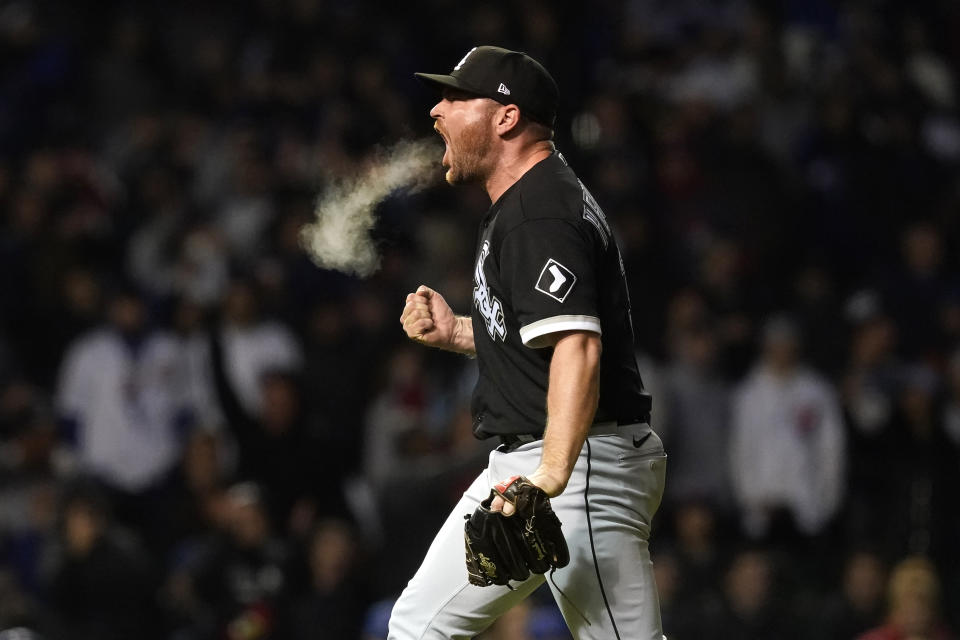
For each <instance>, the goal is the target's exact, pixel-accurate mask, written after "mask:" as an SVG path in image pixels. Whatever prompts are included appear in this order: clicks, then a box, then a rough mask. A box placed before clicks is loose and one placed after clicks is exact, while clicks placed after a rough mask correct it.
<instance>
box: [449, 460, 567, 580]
mask: <svg viewBox="0 0 960 640" xmlns="http://www.w3.org/2000/svg"><path fill="white" fill-rule="evenodd" d="M498 495H499V496H500V497H501V498H503V499H504V501H506V502H509V503H510V504H512V505H513V506H514V509H515V510H514V512H513V513H511V514H510V515H509V516H505V515H503V512H501V511H491V510H490V505H491V504H492V503H493V499H494V498H495V497H496V496H498ZM464 519H465V520H466V524H465V525H464V530H463V535H464V540H465V547H466V553H467V574H468V575H469V578H470V583H471V584H475V585H477V586H478V587H486V586H489V585H491V584H497V585H506V584H508V583H509V582H510V581H511V580H518V581H519V580H526V579H527V578H528V577H529V576H530V573H531V572H532V573H540V574H542V573H546V572H547V571H550V570H551V569H559V568H560V567H565V566H567V564H568V563H569V562H570V552H569V551H568V549H567V541H566V540H565V539H564V537H563V531H561V529H560V520H559V519H558V518H557V516H556V514H555V513H554V512H553V508H552V507H551V506H550V498H549V497H548V496H547V494H546V493H545V492H544V491H543V490H542V489H540V488H539V487H537V486H536V485H534V484H533V483H531V482H530V481H529V480H527V479H526V478H525V477H524V476H514V477H512V478H510V479H509V480H507V481H506V482H503V483H500V484H497V485H496V486H494V488H493V489H491V490H490V496H489V497H488V498H487V499H486V500H484V501H483V502H481V503H480V506H479V507H477V509H476V511H474V512H473V513H472V514H467V515H466V516H464Z"/></svg>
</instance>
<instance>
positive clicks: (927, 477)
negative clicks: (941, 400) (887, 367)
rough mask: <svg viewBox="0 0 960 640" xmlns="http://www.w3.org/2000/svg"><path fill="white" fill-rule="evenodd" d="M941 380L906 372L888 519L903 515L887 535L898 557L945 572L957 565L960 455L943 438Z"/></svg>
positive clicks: (887, 462)
mask: <svg viewBox="0 0 960 640" xmlns="http://www.w3.org/2000/svg"><path fill="white" fill-rule="evenodd" d="M939 383H940V381H939V379H938V377H937V374H936V372H935V371H933V370H932V369H930V368H929V367H926V366H924V365H919V364H915V365H912V366H909V367H906V369H905V373H904V376H903V381H902V385H901V388H900V392H899V394H898V397H897V401H898V402H897V404H898V418H899V420H898V421H897V423H896V424H895V426H894V430H893V437H894V443H893V445H892V446H891V447H890V448H889V449H888V450H887V451H886V457H885V459H884V460H883V462H882V464H883V467H884V468H888V469H889V468H896V469H897V477H896V478H895V479H892V478H888V479H887V483H886V487H884V486H883V485H881V487H882V488H884V490H883V493H884V494H885V495H886V504H885V506H884V509H885V511H886V512H887V513H890V512H891V510H892V512H893V513H899V514H901V516H900V517H899V518H897V519H896V521H895V522H888V523H887V527H886V529H885V531H886V533H887V536H888V537H887V540H886V543H887V545H888V548H889V550H890V552H891V554H893V555H894V556H902V555H905V554H921V555H928V556H930V557H932V558H934V559H935V560H936V561H937V562H938V563H943V566H952V565H953V563H954V562H955V558H957V557H958V556H957V555H956V553H957V550H956V544H954V541H955V540H956V539H957V536H958V535H960V528H958V525H960V515H958V514H960V496H958V494H957V492H956V491H955V490H954V489H953V488H954V487H957V486H960V464H958V458H960V454H958V451H957V449H956V448H954V447H953V445H952V443H951V442H950V440H949V439H948V438H947V437H946V435H945V434H944V432H943V427H942V425H941V424H940V422H939V417H940V416H939V414H938V413H937V411H936V405H935V401H936V397H937V393H938V390H939V389H938V387H939Z"/></svg>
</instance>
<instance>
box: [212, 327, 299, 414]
mask: <svg viewBox="0 0 960 640" xmlns="http://www.w3.org/2000/svg"><path fill="white" fill-rule="evenodd" d="M222 335H223V357H224V364H225V365H226V373H227V377H228V379H229V380H230V384H231V385H232V387H233V389H234V390H235V392H236V394H237V397H238V398H239V399H240V403H241V404H242V405H243V408H244V409H245V410H246V411H247V412H248V413H250V414H251V415H259V413H260V407H261V400H260V377H261V376H263V374H265V373H268V372H270V371H276V370H284V371H295V370H298V369H300V367H301V366H302V364H303V355H302V353H301V351H300V345H299V344H298V343H297V340H296V338H294V336H293V334H292V333H291V332H290V331H289V330H288V329H287V328H286V327H285V326H283V325H282V324H280V323H277V322H257V323H254V324H250V325H244V326H240V325H237V324H228V325H227V326H226V327H224V329H223V334H222Z"/></svg>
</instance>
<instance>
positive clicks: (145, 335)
mask: <svg viewBox="0 0 960 640" xmlns="http://www.w3.org/2000/svg"><path fill="white" fill-rule="evenodd" d="M109 312H110V316H109V321H108V323H107V324H105V325H104V326H102V327H100V328H99V329H96V330H94V331H92V332H90V333H87V334H85V335H83V336H81V337H80V338H78V339H77V340H76V341H75V342H74V343H73V345H72V346H71V347H70V350H69V351H68V353H67V355H66V357H65V358H64V361H63V365H62V367H61V370H60V379H59V385H58V389H57V407H58V410H59V412H60V415H61V417H62V419H63V420H64V421H66V423H67V424H68V425H69V426H70V428H71V429H72V430H74V433H75V436H74V441H75V444H76V448H77V455H78V458H79V461H80V464H81V466H82V468H83V469H84V470H86V471H88V472H90V473H92V474H95V475H96V476H98V477H99V478H101V479H102V480H103V481H104V482H105V483H107V485H108V486H110V487H111V488H113V489H115V490H117V491H120V492H123V493H127V494H137V493H141V492H143V491H145V490H146V489H148V488H150V487H151V486H152V485H153V484H155V483H156V482H157V481H159V480H160V479H161V478H162V477H163V475H164V474H165V473H166V472H167V471H168V470H169V469H170V467H171V465H172V464H173V463H174V461H175V460H176V458H177V455H178V453H179V431H180V430H181V429H182V427H183V426H184V424H185V421H186V420H187V418H188V416H189V415H190V413H191V412H190V409H191V408H190V407H189V404H188V402H187V398H186V394H185V392H184V389H183V387H182V386H181V385H182V383H183V382H184V376H183V373H182V370H183V366H184V363H183V361H182V360H181V359H180V353H179V351H178V350H177V348H176V345H175V343H174V341H173V339H172V338H171V336H170V335H168V334H167V333H165V332H161V331H155V330H153V329H151V328H150V326H149V317H148V316H147V309H146V307H145V305H144V302H143V301H142V300H141V298H140V297H139V296H138V295H137V294H136V293H134V292H133V291H131V290H121V291H118V292H117V293H115V294H114V296H113V298H112V300H111V302H110V308H109Z"/></svg>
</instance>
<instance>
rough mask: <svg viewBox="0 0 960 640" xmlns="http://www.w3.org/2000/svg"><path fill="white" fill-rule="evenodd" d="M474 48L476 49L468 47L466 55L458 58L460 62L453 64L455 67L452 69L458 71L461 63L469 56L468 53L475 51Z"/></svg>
mask: <svg viewBox="0 0 960 640" xmlns="http://www.w3.org/2000/svg"><path fill="white" fill-rule="evenodd" d="M476 50H477V48H476V47H474V48H473V49H470V51H467V55H465V56H463V57H462V58H461V59H460V62H458V63H457V66H455V67H454V68H453V70H454V71H459V70H460V67H462V66H463V63H464V62H466V61H467V58H469V57H470V54H471V53H473V52H474V51H476Z"/></svg>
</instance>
